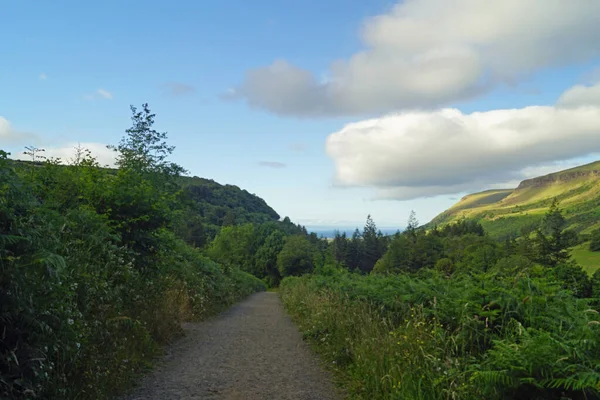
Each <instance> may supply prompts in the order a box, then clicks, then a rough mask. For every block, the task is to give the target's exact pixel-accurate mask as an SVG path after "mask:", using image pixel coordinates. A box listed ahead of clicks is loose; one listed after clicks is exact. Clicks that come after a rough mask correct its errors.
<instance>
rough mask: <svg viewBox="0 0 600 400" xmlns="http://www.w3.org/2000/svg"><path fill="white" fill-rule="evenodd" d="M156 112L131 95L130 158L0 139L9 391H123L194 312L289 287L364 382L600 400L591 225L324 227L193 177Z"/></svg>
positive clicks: (291, 302) (599, 238) (346, 372)
mask: <svg viewBox="0 0 600 400" xmlns="http://www.w3.org/2000/svg"><path fill="white" fill-rule="evenodd" d="M154 117H155V116H154V114H152V113H151V111H150V110H149V108H148V106H147V105H144V106H143V107H142V109H141V110H138V109H136V108H134V107H132V126H131V128H129V129H128V130H127V131H126V134H125V136H124V137H123V139H122V140H121V142H120V143H119V144H117V145H115V146H114V147H113V149H114V151H115V154H116V157H117V167H118V168H117V169H106V168H101V167H100V165H98V163H97V161H96V160H95V159H94V158H93V157H92V155H91V154H90V153H89V152H88V151H86V150H85V149H81V148H78V149H75V150H74V154H73V158H72V159H71V160H55V159H44V158H43V152H42V150H41V149H36V148H29V149H28V153H29V155H30V156H31V158H32V160H31V162H27V163H25V162H15V161H12V160H10V159H9V158H8V154H7V153H5V152H0V398H15V399H21V398H23V399H24V398H49V399H74V398H77V399H99V398H111V397H112V396H113V395H114V394H116V393H119V392H121V391H122V390H124V389H126V388H128V387H129V386H130V384H131V381H132V378H134V377H135V376H136V375H138V374H139V373H140V372H143V371H144V370H146V369H147V368H148V367H149V366H150V365H151V363H152V360H153V359H154V357H155V356H156V355H158V354H160V349H161V346H162V345H164V344H167V343H169V342H170V341H171V340H172V339H173V338H175V337H177V336H178V335H179V334H180V333H181V328H180V326H181V322H182V321H185V320H194V319H196V320H197V319H201V318H204V317H206V316H207V315H210V314H212V313H215V312H217V311H219V310H222V309H223V308H224V307H227V306H228V305H230V304H232V303H233V302H235V301H237V300H239V299H241V298H243V297H244V296H246V295H248V294H250V293H252V292H254V291H257V290H264V289H265V288H266V287H268V286H271V287H277V286H279V285H281V296H282V299H283V301H284V303H285V305H286V307H287V309H288V311H289V312H290V313H291V314H292V315H293V316H294V318H295V319H296V321H297V322H298V324H299V325H300V327H301V329H302V331H303V332H304V334H305V337H306V338H307V339H309V340H311V341H312V342H313V343H314V344H315V347H316V348H317V350H319V351H320V352H321V353H322V355H323V357H325V358H326V359H327V360H328V361H330V362H331V365H333V366H334V367H335V368H337V369H338V370H339V371H340V372H341V375H340V376H342V377H343V381H344V384H345V385H346V386H347V388H348V390H349V392H350V394H351V395H352V396H355V397H357V398H365V399H372V398H381V399H480V398H487V399H503V398H514V399H535V398H540V399H541V398H543V399H562V398H571V399H592V398H600V397H599V392H600V373H599V372H598V371H599V368H600V347H599V346H600V341H599V340H598V339H600V317H599V315H598V312H599V310H600V308H599V307H600V272H596V273H595V274H594V275H593V276H589V275H588V274H587V273H585V272H584V271H583V270H582V269H581V268H580V267H579V266H578V265H576V264H575V263H574V262H573V261H572V260H571V258H570V254H569V248H570V247H572V246H573V245H575V244H577V243H580V242H581V241H582V240H588V239H590V238H584V239H582V238H581V237H580V235H578V234H577V233H574V232H572V231H569V230H565V229H564V227H565V220H564V217H563V213H562V211H561V209H560V204H559V203H558V202H557V201H553V202H552V203H551V204H550V208H549V211H548V212H547V214H546V215H545V217H544V218H543V220H542V221H541V223H539V224H537V225H535V226H531V227H528V228H527V229H524V230H523V231H522V232H521V237H519V238H517V239H514V238H509V239H506V240H503V241H497V240H494V239H492V238H490V237H489V236H488V235H487V234H486V232H485V230H484V228H483V227H482V226H481V225H480V224H479V223H477V222H474V221H470V220H465V219H462V220H459V221H457V222H454V223H452V224H449V225H445V226H442V227H427V228H424V227H421V226H420V225H419V223H418V221H417V220H416V217H415V215H414V213H413V214H411V216H410V218H409V223H408V226H407V227H406V229H405V230H404V231H403V232H398V233H397V234H395V235H393V236H385V235H383V234H382V233H381V232H380V231H379V230H378V229H377V227H376V224H375V222H374V221H373V220H372V219H371V217H370V216H369V217H367V221H366V223H365V226H364V228H363V229H362V230H358V229H357V230H356V231H355V232H354V234H353V235H352V237H346V236H345V234H342V235H340V234H337V235H336V237H335V238H333V239H332V240H330V241H328V240H326V239H323V238H319V237H317V235H316V234H314V233H311V234H309V233H308V232H307V231H306V228H304V227H302V226H300V225H296V224H294V223H292V222H291V221H290V219H289V218H287V217H286V218H284V219H283V220H280V217H279V215H278V214H277V213H276V212H275V211H274V210H273V209H271V208H270V207H269V206H268V205H267V204H266V203H265V202H264V201H263V200H262V199H260V198H258V197H257V196H254V195H252V194H250V193H248V192H246V191H243V190H241V189H239V188H237V187H235V186H229V185H226V186H222V185H220V184H218V183H216V182H214V181H210V180H207V179H202V178H198V177H194V178H190V177H186V176H184V175H185V173H186V172H185V171H184V169H183V168H182V167H181V166H179V165H177V164H175V163H172V162H171V161H169V156H170V155H171V153H172V152H173V150H174V149H173V147H171V146H169V145H168V143H167V135H166V133H161V132H157V131H156V130H154V129H153V123H154ZM591 239H592V240H591V243H592V244H591V245H590V246H591V247H592V248H595V249H597V250H599V249H600V233H598V232H595V233H594V234H593V235H592V237H591Z"/></svg>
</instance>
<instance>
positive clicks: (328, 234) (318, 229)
mask: <svg viewBox="0 0 600 400" xmlns="http://www.w3.org/2000/svg"><path fill="white" fill-rule="evenodd" d="M356 228H357V227H353V228H351V227H347V226H343V227H342V226H337V227H336V226H307V227H306V230H307V231H308V232H309V233H310V232H314V233H316V234H317V236H318V237H324V238H334V237H335V233H336V232H339V233H340V234H343V233H344V232H346V237H352V234H353V233H354V230H355V229H356ZM358 230H359V231H361V232H362V230H363V227H362V226H360V227H358ZM379 230H381V232H382V233H383V234H384V235H393V234H394V233H396V232H398V230H400V231H402V229H401V228H379Z"/></svg>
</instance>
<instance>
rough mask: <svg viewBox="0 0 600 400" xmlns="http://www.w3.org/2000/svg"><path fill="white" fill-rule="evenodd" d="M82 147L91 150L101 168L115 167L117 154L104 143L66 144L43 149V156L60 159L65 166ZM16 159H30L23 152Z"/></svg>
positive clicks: (16, 155)
mask: <svg viewBox="0 0 600 400" xmlns="http://www.w3.org/2000/svg"><path fill="white" fill-rule="evenodd" d="M77 146H81V147H82V148H84V149H88V150H90V152H91V154H92V156H93V157H96V159H97V161H98V163H99V164H100V165H101V166H108V167H114V166H115V161H116V159H115V156H116V153H115V152H114V151H113V150H110V149H108V148H107V147H106V145H105V144H102V143H93V142H90V143H66V144H65V145H63V146H59V147H43V149H44V150H45V151H44V152H43V153H42V155H43V156H44V157H46V158H60V159H61V161H62V162H63V164H68V163H69V162H70V161H71V160H72V159H73V157H74V155H75V148H76V147H77ZM14 158H15V159H19V160H29V159H30V157H29V156H27V155H25V154H23V152H20V153H17V154H15V155H14Z"/></svg>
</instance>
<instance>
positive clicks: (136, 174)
mask: <svg viewBox="0 0 600 400" xmlns="http://www.w3.org/2000/svg"><path fill="white" fill-rule="evenodd" d="M131 112H132V117H131V121H132V127H131V128H129V129H127V130H126V135H125V136H124V137H123V138H122V139H121V141H120V143H119V144H118V145H117V146H109V147H110V148H112V149H113V150H115V151H116V152H117V153H118V155H117V166H118V167H119V170H118V172H117V175H116V177H115V178H114V179H113V180H112V187H111V188H110V190H108V193H107V198H106V199H105V200H104V201H101V202H99V205H98V206H99V207H98V210H97V211H98V212H100V213H105V214H107V215H109V218H110V220H111V221H112V224H113V226H114V227H115V228H116V229H117V231H118V232H119V234H120V235H121V237H122V239H123V242H124V243H125V244H126V245H127V246H128V247H129V248H131V249H132V250H133V251H134V252H135V253H137V254H138V255H139V257H137V258H136V265H137V266H138V267H139V268H142V269H145V268H146V267H147V265H151V264H152V263H151V262H149V261H148V260H147V259H146V257H152V256H153V255H155V253H156V251H157V249H158V242H157V233H158V231H159V230H160V229H164V228H167V227H168V226H169V225H170V224H171V222H172V220H173V217H174V211H175V210H176V209H177V208H178V203H179V202H178V197H177V194H178V192H179V191H180V187H179V184H178V182H177V179H178V178H179V176H180V175H181V174H182V173H184V172H185V170H184V169H183V168H182V167H180V166H179V165H177V164H175V163H171V162H169V161H168V160H167V158H168V156H169V155H171V153H172V152H173V150H174V147H173V146H169V145H167V143H166V139H167V133H166V132H158V131H156V130H155V129H153V127H152V126H153V124H154V117H155V115H154V114H152V113H151V112H150V109H149V108H148V104H144V105H143V109H142V111H138V110H137V109H136V108H135V107H134V106H131Z"/></svg>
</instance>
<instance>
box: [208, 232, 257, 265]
mask: <svg viewBox="0 0 600 400" xmlns="http://www.w3.org/2000/svg"><path fill="white" fill-rule="evenodd" d="M255 233H256V232H255V228H254V226H253V225H252V224H244V225H238V226H226V227H223V228H222V229H221V231H220V232H219V234H218V235H217V237H216V238H215V239H214V240H213V241H212V243H211V244H210V246H209V247H208V249H207V250H206V254H207V255H208V256H209V257H210V258H211V259H213V260H215V261H217V262H219V263H221V264H223V265H226V266H229V267H238V268H241V269H242V270H244V271H246V272H250V273H253V274H255V275H258V274H256V271H255V270H254V267H255V263H254V259H253V256H254V253H255V251H256V249H255V242H254V236H255Z"/></svg>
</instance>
